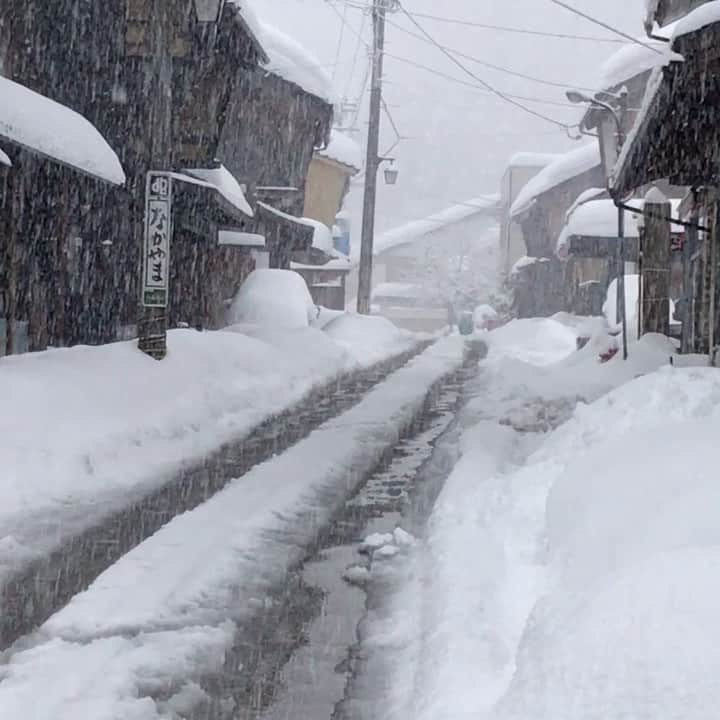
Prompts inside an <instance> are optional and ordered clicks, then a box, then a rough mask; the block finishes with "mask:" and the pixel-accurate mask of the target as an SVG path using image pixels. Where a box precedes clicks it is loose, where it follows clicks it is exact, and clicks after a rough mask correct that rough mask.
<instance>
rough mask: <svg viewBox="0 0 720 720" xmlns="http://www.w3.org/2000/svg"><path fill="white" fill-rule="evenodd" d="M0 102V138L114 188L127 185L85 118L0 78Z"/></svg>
mask: <svg viewBox="0 0 720 720" xmlns="http://www.w3.org/2000/svg"><path fill="white" fill-rule="evenodd" d="M0 99H1V100H0V138H4V139H6V140H9V141H10V142H13V143H16V144H18V145H21V146H23V147H25V148H28V149H29V150H31V151H35V152H37V153H39V154H41V155H44V156H46V157H48V158H51V159H52V160H56V161H57V162H60V163H62V164H64V165H68V166H70V167H72V168H74V169H75V170H79V171H80V172H82V173H86V174H88V175H92V176H94V177H98V178H100V179H102V180H105V181H106V182H109V183H111V184H113V185H124V184H125V172H124V171H123V169H122V165H121V164H120V160H119V159H118V156H117V155H116V154H115V151H114V150H113V149H112V148H111V147H110V145H108V143H107V141H106V140H105V138H104V137H103V136H102V135H101V134H100V132H99V131H98V130H97V128H96V127H95V126H94V125H93V124H92V123H91V122H89V121H88V120H87V119H86V118H84V117H83V116H82V115H80V114H79V113H76V112H75V111H74V110H71V109H70V108H69V107H66V106H65V105H61V104H60V103H57V102H55V101H54V100H51V99H50V98H48V97H45V96H44V95H40V94H39V93H36V92H33V91H32V90H30V89H29V88H27V87H25V86H24V85H20V84H19V83H16V82H13V81H12V80H9V79H8V78H6V77H2V76H1V75H0Z"/></svg>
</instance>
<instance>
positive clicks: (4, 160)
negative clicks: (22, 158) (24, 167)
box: [0, 150, 12, 167]
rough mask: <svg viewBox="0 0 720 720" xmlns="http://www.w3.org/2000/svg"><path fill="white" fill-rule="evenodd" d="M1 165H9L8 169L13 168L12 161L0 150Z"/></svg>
mask: <svg viewBox="0 0 720 720" xmlns="http://www.w3.org/2000/svg"><path fill="white" fill-rule="evenodd" d="M0 165H7V166H8V167H12V162H11V161H10V158H9V157H8V156H7V155H6V154H5V153H4V152H3V151H2V150H0Z"/></svg>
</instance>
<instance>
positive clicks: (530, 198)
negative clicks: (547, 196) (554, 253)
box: [510, 143, 600, 217]
mask: <svg viewBox="0 0 720 720" xmlns="http://www.w3.org/2000/svg"><path fill="white" fill-rule="evenodd" d="M599 165H600V148H599V146H598V144H597V143H589V144H588V145H583V146H582V147H579V148H577V149H575V150H571V151H570V152H568V153H565V154H564V155H560V156H559V157H557V158H556V159H555V160H554V161H553V162H551V163H550V164H549V165H547V166H546V167H545V168H544V169H542V170H541V171H540V172H539V173H538V174H537V175H536V176H535V177H534V178H532V179H531V180H530V181H529V182H528V183H527V184H526V185H525V186H524V187H523V189H522V190H521V191H520V192H519V193H518V196H517V197H516V198H515V202H514V203H513V204H512V207H511V208H510V215H511V217H517V216H519V215H522V214H524V213H525V212H527V211H528V210H529V209H530V208H531V207H532V204H533V203H534V202H535V200H536V199H537V198H538V197H539V196H540V195H542V194H543V193H546V192H548V190H552V189H553V188H556V187H557V186H558V185H562V184H563V183H565V182H567V181H568V180H572V179H573V178H575V177H577V176H578V175H582V174H583V173H585V172H588V171H589V170H592V169H593V168H594V167H597V166H599Z"/></svg>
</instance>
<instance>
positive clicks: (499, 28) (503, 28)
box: [345, 0, 625, 45]
mask: <svg viewBox="0 0 720 720" xmlns="http://www.w3.org/2000/svg"><path fill="white" fill-rule="evenodd" d="M345 4H346V5H348V6H349V7H354V8H360V9H366V6H364V5H360V4H358V3H353V2H350V0H346V2H345ZM410 14H411V15H412V16H413V17H416V18H423V19H426V20H435V21H437V22H443V23H448V24H451V25H461V26H464V27H474V28H480V29H481V30H494V31H496V32H508V33H515V34H518V35H531V36H534V37H545V38H553V39H557V40H581V41H583V42H595V43H611V44H614V45H624V44H625V42H624V41H623V40H618V39H616V38H602V37H595V36H591V35H573V34H571V33H556V32H547V31H543V30H529V29H527V28H520V27H511V26H509V25H491V24H489V23H481V22H475V21H473V20H462V19H459V18H450V17H445V16H442V15H432V14H430V13H421V12H417V11H412V12H410Z"/></svg>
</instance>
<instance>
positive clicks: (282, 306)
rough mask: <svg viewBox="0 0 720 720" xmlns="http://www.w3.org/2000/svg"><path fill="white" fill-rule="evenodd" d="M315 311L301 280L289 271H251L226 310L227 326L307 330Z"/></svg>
mask: <svg viewBox="0 0 720 720" xmlns="http://www.w3.org/2000/svg"><path fill="white" fill-rule="evenodd" d="M316 316H317V309H316V307H315V303H314V302H313V299H312V297H311V296H310V291H309V290H308V286H307V285H306V284H305V280H303V278H302V277H301V276H300V275H298V273H296V272H293V271H292V270H274V269H268V268H263V269H260V270H253V272H251V273H250V275H248V277H247V279H246V280H245V282H244V283H243V284H242V285H241V286H240V289H239V290H238V293H237V295H236V296H235V298H234V299H233V302H232V305H231V306H230V309H229V311H228V323H229V324H230V325H240V324H247V325H262V326H265V327H267V328H273V329H290V330H297V329H298V328H307V327H309V326H310V323H312V321H313V320H314V319H315V317H316Z"/></svg>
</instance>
